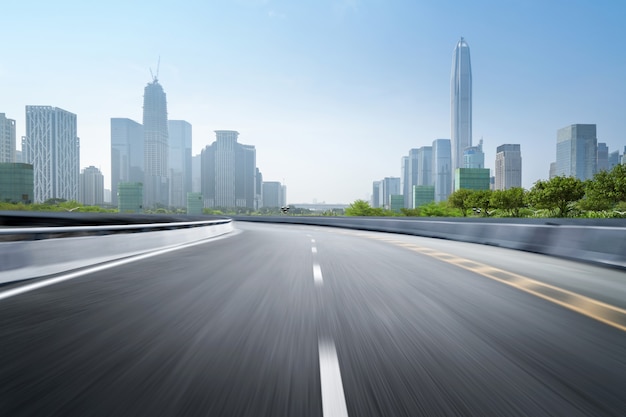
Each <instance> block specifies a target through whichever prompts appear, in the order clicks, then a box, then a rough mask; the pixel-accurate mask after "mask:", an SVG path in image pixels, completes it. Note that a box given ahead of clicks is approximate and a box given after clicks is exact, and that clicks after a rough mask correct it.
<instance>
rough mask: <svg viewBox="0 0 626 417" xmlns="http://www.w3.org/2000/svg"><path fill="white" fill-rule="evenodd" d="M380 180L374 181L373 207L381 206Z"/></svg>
mask: <svg viewBox="0 0 626 417" xmlns="http://www.w3.org/2000/svg"><path fill="white" fill-rule="evenodd" d="M381 188H382V187H381V183H380V181H374V182H373V183H372V207H373V208H379V207H380V190H381Z"/></svg>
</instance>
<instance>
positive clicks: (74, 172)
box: [22, 106, 80, 203]
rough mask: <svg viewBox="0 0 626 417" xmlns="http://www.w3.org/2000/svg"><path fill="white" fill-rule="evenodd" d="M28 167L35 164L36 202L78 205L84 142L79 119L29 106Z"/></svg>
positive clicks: (25, 151) (54, 109)
mask: <svg viewBox="0 0 626 417" xmlns="http://www.w3.org/2000/svg"><path fill="white" fill-rule="evenodd" d="M22 152H23V155H22V156H23V157H24V159H25V161H26V163H29V164H32V165H33V169H34V179H35V202H36V203H43V202H44V201H46V200H48V199H51V198H59V199H63V200H75V201H78V176H79V174H80V140H79V138H78V136H77V135H76V115H75V114H74V113H70V112H68V111H65V110H63V109H59V108H57V107H51V106H26V136H25V138H24V141H23V144H22Z"/></svg>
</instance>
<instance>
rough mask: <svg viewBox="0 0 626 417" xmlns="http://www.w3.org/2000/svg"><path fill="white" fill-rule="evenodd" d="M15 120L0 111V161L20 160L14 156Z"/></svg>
mask: <svg viewBox="0 0 626 417" xmlns="http://www.w3.org/2000/svg"><path fill="white" fill-rule="evenodd" d="M15 152H16V142H15V120H13V119H7V117H6V115H5V114H4V113H0V163H3V162H20V161H18V160H17V159H16V157H15Z"/></svg>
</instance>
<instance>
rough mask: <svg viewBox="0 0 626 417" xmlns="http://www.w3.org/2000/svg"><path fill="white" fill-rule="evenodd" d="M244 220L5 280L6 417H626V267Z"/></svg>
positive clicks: (2, 371) (0, 375)
mask: <svg viewBox="0 0 626 417" xmlns="http://www.w3.org/2000/svg"><path fill="white" fill-rule="evenodd" d="M236 227H237V228H238V229H239V230H240V231H239V232H238V233H235V234H232V235H231V236H229V237H226V238H222V239H216V240H212V241H209V242H206V243H202V244H199V245H195V246H190V247H187V248H182V249H180V250H175V251H169V252H163V253H160V254H158V255H156V256H153V257H149V258H145V257H144V258H143V259H139V260H135V261H133V260H132V259H128V260H127V262H126V263H123V264H118V265H116V266H111V267H108V266H107V265H100V266H99V267H98V268H95V269H94V270H93V271H91V272H89V271H85V272H84V273H83V274H82V275H80V276H77V277H75V278H73V279H67V280H65V281H62V282H58V283H55V284H54V285H47V286H46V285H45V284H46V282H47V281H46V279H45V278H41V279H40V280H37V281H36V282H38V283H39V284H40V287H39V288H36V289H33V290H31V291H25V292H23V293H17V294H15V295H11V296H7V295H8V294H9V293H8V291H15V290H19V289H20V288H25V286H26V285H30V284H31V283H32V282H30V283H26V282H23V283H17V284H12V285H6V286H2V287H0V416H322V415H323V416H325V417H331V416H345V415H349V416H568V417H569V416H623V415H626V395H625V392H626V332H625V330H626V327H620V326H621V324H620V323H622V321H623V317H622V313H621V312H622V310H620V308H622V309H623V308H624V307H625V306H624V304H625V303H626V297H624V296H623V295H624V294H626V273H625V272H622V271H617V270H611V269H603V268H598V267H594V266H589V265H584V264H578V263H575V262H569V261H564V260H558V259H554V258H547V257H545V256H541V255H533V254H528V253H519V252H514V251H509V250H505V249H500V248H491V247H486V246H476V245H470V244H463V243H458V242H447V241H441V240H429V239H424V238H419V237H410V236H396V235H386V234H381V233H367V232H358V231H347V230H338V229H331V228H321V227H306V226H290V225H263V224H247V223H238V224H237V225H236ZM538 283H539V284H538ZM540 283H546V284H549V287H546V286H542V284H540ZM560 288H562V289H563V290H565V291H562V290H560ZM559 291H561V292H559ZM3 294H4V296H3ZM11 294H13V293H11ZM3 297H4V298H3ZM587 297H589V298H587ZM590 299H591V300H590ZM594 300H597V301H598V302H600V303H599V304H598V305H596V304H594V303H595V301H594ZM607 305H608V307H607ZM612 306H614V307H615V309H614V310H610V311H609V313H603V312H602V311H603V310H602V308H604V309H607V308H613V307H612ZM576 309H578V310H580V311H576ZM601 319H606V320H604V321H605V322H602V321H600V320H601Z"/></svg>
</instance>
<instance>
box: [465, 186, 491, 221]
mask: <svg viewBox="0 0 626 417" xmlns="http://www.w3.org/2000/svg"><path fill="white" fill-rule="evenodd" d="M491 194H492V191H491V190H474V191H473V192H472V193H471V194H470V202H471V206H472V208H475V209H477V211H478V213H480V215H481V216H483V217H487V216H489V215H490V214H491V208H492V205H491V198H492V196H491Z"/></svg>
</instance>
